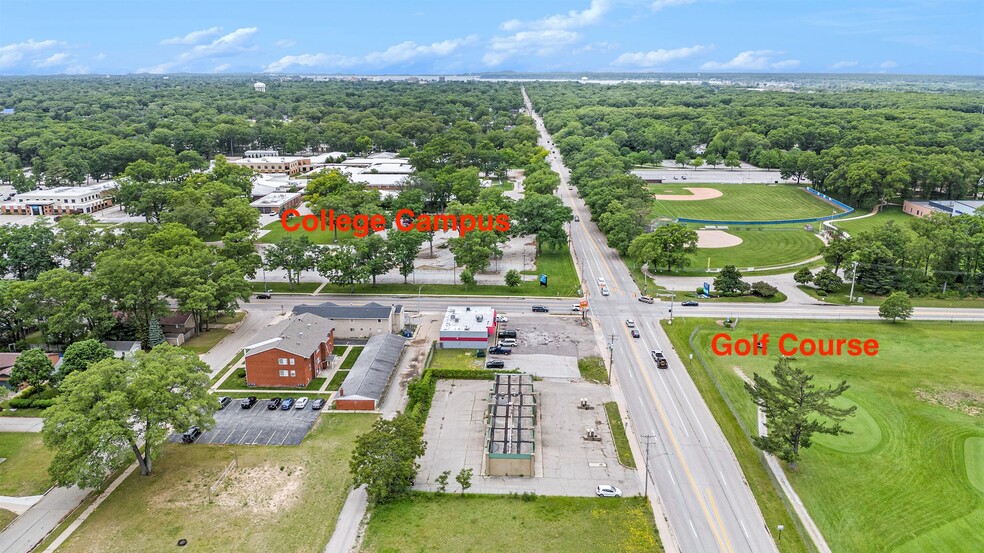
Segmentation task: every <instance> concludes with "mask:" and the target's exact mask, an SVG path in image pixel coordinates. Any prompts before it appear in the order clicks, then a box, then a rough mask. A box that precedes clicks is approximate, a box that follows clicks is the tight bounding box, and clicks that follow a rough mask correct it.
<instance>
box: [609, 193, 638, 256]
mask: <svg viewBox="0 0 984 553" xmlns="http://www.w3.org/2000/svg"><path fill="white" fill-rule="evenodd" d="M598 228H599V229H601V232H603V233H605V238H607V239H608V245H609V246H610V247H612V248H615V250H616V251H618V253H619V254H621V255H625V254H626V253H628V251H629V245H630V244H632V241H633V240H635V239H636V237H637V236H639V235H640V234H642V233H643V231H644V230H645V227H644V226H643V213H641V212H640V211H639V210H636V209H634V208H633V207H631V206H626V205H624V204H623V203H622V202H620V201H619V200H615V201H613V202H612V203H610V204H608V209H607V210H606V211H605V212H604V213H603V214H602V215H601V217H599V218H598Z"/></svg>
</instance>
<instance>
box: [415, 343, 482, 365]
mask: <svg viewBox="0 0 984 553" xmlns="http://www.w3.org/2000/svg"><path fill="white" fill-rule="evenodd" d="M475 349H478V348H475ZM475 349H437V350H435V351H434V356H433V357H431V363H430V366H429V367H428V368H431V369H484V368H485V359H482V358H479V357H475Z"/></svg>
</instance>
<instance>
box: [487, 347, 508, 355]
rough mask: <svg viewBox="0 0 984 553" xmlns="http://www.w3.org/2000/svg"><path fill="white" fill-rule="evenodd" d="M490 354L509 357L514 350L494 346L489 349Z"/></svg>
mask: <svg viewBox="0 0 984 553" xmlns="http://www.w3.org/2000/svg"><path fill="white" fill-rule="evenodd" d="M489 353H494V354H497V355H509V354H510V353H512V350H511V349H509V348H504V347H502V346H492V347H490V348H489Z"/></svg>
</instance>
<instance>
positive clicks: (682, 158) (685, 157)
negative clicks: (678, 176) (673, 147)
mask: <svg viewBox="0 0 984 553" xmlns="http://www.w3.org/2000/svg"><path fill="white" fill-rule="evenodd" d="M673 161H675V162H676V164H677V165H679V166H680V167H685V166H687V165H689V164H690V154H688V153H687V152H680V153H679V154H677V155H676V158H675V159H674V160H673Z"/></svg>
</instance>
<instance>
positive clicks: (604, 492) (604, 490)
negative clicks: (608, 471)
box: [595, 484, 622, 497]
mask: <svg viewBox="0 0 984 553" xmlns="http://www.w3.org/2000/svg"><path fill="white" fill-rule="evenodd" d="M595 494H596V495H597V496H598V497H622V490H620V489H618V488H616V487H615V486H610V485H608V484H604V485H601V486H598V487H597V488H596V489H595Z"/></svg>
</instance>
